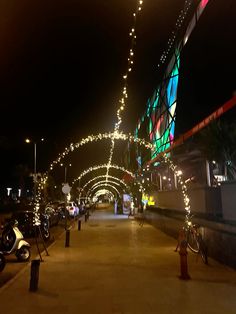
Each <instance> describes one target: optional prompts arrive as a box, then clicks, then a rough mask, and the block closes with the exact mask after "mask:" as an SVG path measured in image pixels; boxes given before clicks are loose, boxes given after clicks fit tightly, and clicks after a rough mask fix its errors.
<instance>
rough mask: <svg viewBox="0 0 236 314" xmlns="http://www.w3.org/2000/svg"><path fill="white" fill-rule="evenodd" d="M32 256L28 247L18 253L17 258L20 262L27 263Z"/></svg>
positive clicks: (22, 248) (23, 247)
mask: <svg viewBox="0 0 236 314" xmlns="http://www.w3.org/2000/svg"><path fill="white" fill-rule="evenodd" d="M30 255H31V252H30V248H29V247H28V246H22V247H21V248H20V249H19V250H17V252H16V257H17V259H18V261H19V262H27V261H28V260H29V259H30Z"/></svg>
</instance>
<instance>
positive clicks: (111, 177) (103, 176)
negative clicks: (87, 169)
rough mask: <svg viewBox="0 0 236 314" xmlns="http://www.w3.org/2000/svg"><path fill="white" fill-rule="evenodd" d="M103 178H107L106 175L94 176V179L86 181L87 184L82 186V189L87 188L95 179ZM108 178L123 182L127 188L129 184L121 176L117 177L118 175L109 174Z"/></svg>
mask: <svg viewBox="0 0 236 314" xmlns="http://www.w3.org/2000/svg"><path fill="white" fill-rule="evenodd" d="M102 178H106V175H102V176H96V177H94V178H93V179H91V180H89V181H88V182H87V183H85V184H84V185H83V186H82V187H81V190H84V189H85V188H86V187H87V186H88V185H89V184H90V183H92V182H93V181H95V180H98V179H102ZM108 178H109V179H112V180H116V181H118V182H119V183H121V184H123V185H124V186H125V187H126V188H127V187H128V186H127V184H126V183H125V182H124V181H123V180H121V179H119V178H117V177H114V176H111V175H108Z"/></svg>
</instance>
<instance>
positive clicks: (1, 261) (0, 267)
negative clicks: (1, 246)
mask: <svg viewBox="0 0 236 314" xmlns="http://www.w3.org/2000/svg"><path fill="white" fill-rule="evenodd" d="M5 265H6V260H5V257H4V255H3V254H0V272H1V271H3V269H4V267H5Z"/></svg>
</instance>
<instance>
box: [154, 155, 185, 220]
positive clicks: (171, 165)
mask: <svg viewBox="0 0 236 314" xmlns="http://www.w3.org/2000/svg"><path fill="white" fill-rule="evenodd" d="M160 157H163V159H164V162H165V163H166V164H168V167H169V168H170V169H171V170H172V171H173V173H174V174H175V175H176V176H177V178H178V183H179V184H180V187H181V192H182V195H183V199H184V208H185V211H186V215H185V221H186V222H187V223H191V215H190V214H191V208H190V198H189V196H188V191H187V186H186V184H185V182H184V180H183V178H182V174H183V172H182V170H180V169H178V168H177V166H176V165H174V163H173V161H172V160H171V159H170V158H169V157H168V156H167V154H163V156H160Z"/></svg>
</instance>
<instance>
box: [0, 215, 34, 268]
mask: <svg viewBox="0 0 236 314" xmlns="http://www.w3.org/2000/svg"><path fill="white" fill-rule="evenodd" d="M17 225H18V221H17V220H14V221H10V222H8V223H6V224H5V225H4V226H3V231H2V235H1V239H0V250H1V252H2V253H3V255H10V254H15V255H16V257H17V259H18V261H19V262H25V261H28V260H29V259H30V255H31V252H30V244H29V243H28V242H27V241H25V240H24V236H23V234H22V233H21V232H20V230H19V229H18V227H17Z"/></svg>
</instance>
